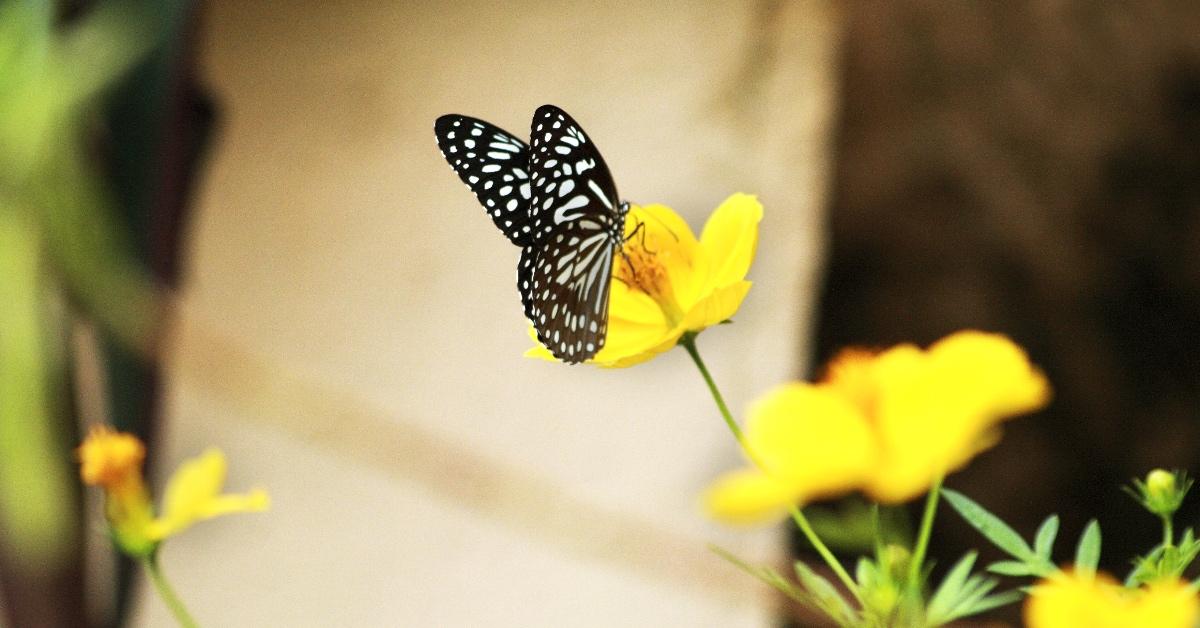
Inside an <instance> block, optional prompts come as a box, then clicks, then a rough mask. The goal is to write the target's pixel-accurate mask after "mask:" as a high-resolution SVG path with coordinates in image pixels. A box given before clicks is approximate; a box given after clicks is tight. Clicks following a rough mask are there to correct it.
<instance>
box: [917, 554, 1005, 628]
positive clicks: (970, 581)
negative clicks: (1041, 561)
mask: <svg viewBox="0 0 1200 628" xmlns="http://www.w3.org/2000/svg"><path fill="white" fill-rule="evenodd" d="M975 558H976V555H975V552H970V553H968V554H967V555H966V556H963V557H962V558H961V559H960V560H959V561H958V563H956V564H955V565H954V567H952V568H951V569H950V572H949V573H947V574H946V577H945V578H944V579H943V580H942V583H941V585H940V586H939V587H938V589H937V591H936V592H934V594H933V596H932V597H931V598H930V600H929V605H928V606H927V607H926V608H927V610H926V615H925V625H927V626H940V625H942V624H945V623H949V622H951V621H954V620H956V619H960V618H962V617H968V616H970V615H977V614H979V613H983V612H986V611H989V610H991V609H993V608H996V607H998V606H1003V605H1005V604H1010V603H1012V602H1015V601H1017V600H1019V599H1021V594H1020V593H1019V592H1017V591H1007V592H1004V593H997V594H994V595H993V594H991V593H992V590H993V589H995V588H996V585H997V584H998V583H997V582H996V580H994V579H992V578H985V577H983V576H979V575H970V572H971V567H973V566H974V564H975ZM1015 564H1022V563H1015Z"/></svg>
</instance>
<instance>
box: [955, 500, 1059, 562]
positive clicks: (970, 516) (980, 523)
mask: <svg viewBox="0 0 1200 628" xmlns="http://www.w3.org/2000/svg"><path fill="white" fill-rule="evenodd" d="M942 496H943V497H944V498H945V499H946V501H947V502H949V503H950V505H951V506H952V507H953V508H954V510H956V511H958V514H959V515H960V516H962V518H963V519H965V520H966V521H967V523H969V524H971V526H972V527H974V528H975V529H976V530H979V533H980V534H982V535H983V536H984V537H985V538H986V539H987V540H989V541H991V542H992V544H993V545H995V546H996V547H998V548H1000V549H1002V550H1004V551H1005V552H1008V554H1009V555H1010V556H1012V557H1013V558H1016V559H1019V560H1022V561H1024V562H1028V563H1033V562H1036V561H1037V555H1036V554H1034V553H1033V549H1031V548H1030V547H1029V544H1028V543H1026V542H1025V539H1022V538H1021V535H1019V534H1017V532H1016V531H1015V530H1013V529H1012V528H1011V527H1009V525H1008V524H1007V523H1004V522H1003V521H1001V520H1000V518H999V517H997V516H996V515H993V514H992V513H990V512H988V511H987V510H986V509H985V508H984V507H983V506H980V505H979V504H977V503H975V502H974V501H972V500H971V499H970V498H968V497H967V496H966V495H963V494H962V493H959V492H958V491H953V490H950V489H943V490H942Z"/></svg>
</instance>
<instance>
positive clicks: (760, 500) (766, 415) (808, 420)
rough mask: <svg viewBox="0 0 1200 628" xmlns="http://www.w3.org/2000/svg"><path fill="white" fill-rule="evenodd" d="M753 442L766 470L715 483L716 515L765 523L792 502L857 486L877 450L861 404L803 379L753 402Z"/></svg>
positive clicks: (711, 498)
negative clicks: (804, 381)
mask: <svg viewBox="0 0 1200 628" xmlns="http://www.w3.org/2000/svg"><path fill="white" fill-rule="evenodd" d="M746 442H747V446H748V447H749V448H750V450H751V451H752V452H753V454H754V460H755V462H756V463H757V464H761V465H762V468H760V469H746V470H743V471H741V472H738V473H734V474H730V475H727V476H725V477H724V478H722V479H720V480H718V481H717V483H716V484H714V485H713V487H712V488H711V489H710V490H709V492H708V493H707V494H706V497H705V503H706V504H707V508H708V510H709V512H710V513H712V514H713V516H714V517H717V518H720V519H725V520H729V521H732V522H737V523H750V522H764V523H765V522H769V521H770V519H771V518H772V517H776V516H778V515H780V514H781V513H783V512H785V511H786V508H787V507H788V506H791V505H802V504H803V503H805V502H807V501H809V500H812V499H815V498H818V497H826V496H830V495H835V494H838V493H842V492H846V491H850V490H853V489H854V488H855V487H856V486H858V485H859V484H861V483H862V481H863V480H864V478H865V477H866V474H867V473H868V472H869V470H870V468H871V462H872V459H873V458H874V457H875V456H876V453H877V452H876V447H875V443H874V442H873V440H872V437H871V433H870V430H869V427H868V425H867V423H866V421H865V419H864V417H863V416H862V414H861V413H859V412H858V410H857V408H855V407H854V406H853V405H852V404H850V403H848V402H847V401H846V400H845V399H844V398H842V397H840V396H839V395H837V394H836V393H834V392H832V391H830V390H828V389H825V388H821V387H818V386H813V385H811V384H803V383H795V384H787V385H784V386H780V387H778V388H776V389H774V390H772V391H771V392H769V393H767V395H765V396H764V397H763V398H762V399H760V400H759V401H757V402H755V403H754V404H753V406H752V407H751V410H750V420H749V421H748V422H747V426H746Z"/></svg>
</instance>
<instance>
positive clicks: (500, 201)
mask: <svg viewBox="0 0 1200 628" xmlns="http://www.w3.org/2000/svg"><path fill="white" fill-rule="evenodd" d="M433 130H434V134H435V135H437V141H438V148H440V149H441V150H442V156H443V157H445V158H446V161H447V162H448V163H449V164H450V166H451V167H452V168H454V171H455V172H456V173H458V177H459V178H460V179H462V181H463V183H466V184H467V187H469V188H471V191H472V192H474V193H475V197H476V198H477V199H479V203H480V204H481V205H483V208H484V210H486V211H487V213H488V216H490V217H491V219H492V222H494V223H496V226H497V227H499V228H500V231H501V232H503V233H504V235H505V236H506V237H507V238H508V239H509V240H511V241H512V243H513V244H516V245H517V246H527V245H529V244H532V243H533V241H534V232H533V225H532V220H531V218H530V215H529V207H530V201H531V200H532V190H531V189H530V180H529V147H528V146H526V145H525V142H522V141H521V140H519V139H517V138H516V137H514V136H513V135H512V134H511V133H508V132H507V131H505V130H503V129H501V128H499V127H497V126H495V125H493V124H490V123H488V122H484V121H483V120H478V119H475V118H471V117H468V116H461V115H457V114H450V115H445V116H442V117H440V118H438V119H437V122H435V123H434V126H433Z"/></svg>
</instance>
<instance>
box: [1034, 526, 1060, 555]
mask: <svg viewBox="0 0 1200 628" xmlns="http://www.w3.org/2000/svg"><path fill="white" fill-rule="evenodd" d="M1056 536H1058V515H1050V516H1049V517H1047V518H1046V520H1045V521H1043V522H1042V525H1041V526H1039V527H1038V531H1037V534H1036V535H1035V536H1034V539H1033V551H1034V553H1036V554H1037V555H1038V556H1039V557H1040V558H1042V559H1043V560H1045V561H1046V562H1052V561H1051V559H1050V553H1051V551H1053V550H1054V538H1055V537H1056Z"/></svg>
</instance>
